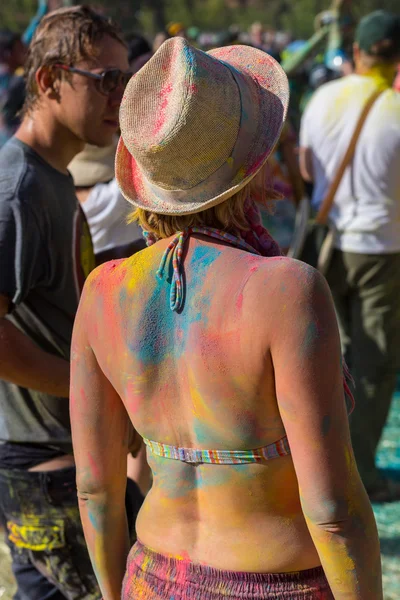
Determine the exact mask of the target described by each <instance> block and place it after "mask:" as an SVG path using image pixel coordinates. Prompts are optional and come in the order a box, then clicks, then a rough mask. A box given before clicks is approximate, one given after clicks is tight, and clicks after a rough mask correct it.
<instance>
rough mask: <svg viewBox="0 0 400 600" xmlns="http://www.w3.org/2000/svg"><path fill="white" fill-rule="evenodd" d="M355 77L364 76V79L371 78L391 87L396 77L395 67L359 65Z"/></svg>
mask: <svg viewBox="0 0 400 600" xmlns="http://www.w3.org/2000/svg"><path fill="white" fill-rule="evenodd" d="M356 73H357V75H364V76H365V77H372V78H373V79H376V80H377V81H379V82H382V83H385V85H386V86H387V87H392V85H393V81H394V78H395V75H396V67H395V66H394V65H391V64H390V65H384V64H381V65H375V66H373V67H367V66H366V65H364V64H362V63H360V64H359V65H357V69H356Z"/></svg>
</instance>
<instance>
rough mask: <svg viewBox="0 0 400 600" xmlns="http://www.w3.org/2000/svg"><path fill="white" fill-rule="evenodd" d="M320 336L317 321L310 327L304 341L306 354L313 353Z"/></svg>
mask: <svg viewBox="0 0 400 600" xmlns="http://www.w3.org/2000/svg"><path fill="white" fill-rule="evenodd" d="M318 336H319V331H318V325H317V323H316V322H315V321H313V322H311V323H310V324H309V325H308V327H307V331H306V334H305V337H304V341H303V351H304V353H305V354H308V353H309V352H312V350H313V347H314V343H315V340H316V339H317V338H318Z"/></svg>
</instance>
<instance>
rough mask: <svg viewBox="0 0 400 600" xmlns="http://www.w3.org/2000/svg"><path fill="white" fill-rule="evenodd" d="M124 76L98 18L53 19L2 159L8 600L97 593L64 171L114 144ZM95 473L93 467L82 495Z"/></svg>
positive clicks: (0, 391)
mask: <svg viewBox="0 0 400 600" xmlns="http://www.w3.org/2000/svg"><path fill="white" fill-rule="evenodd" d="M128 70H129V64H128V55H127V49H126V47H125V44H124V42H123V40H122V38H121V37H120V34H119V31H118V30H117V28H116V27H115V26H114V25H113V24H112V23H110V22H109V21H108V20H106V19H105V18H103V17H101V16H100V15H98V14H96V13H95V12H93V11H92V10H90V9H89V8H86V7H80V6H75V7H71V8H66V9H60V10H58V11H55V12H53V13H50V14H49V15H47V16H46V17H44V18H43V20H42V21H41V23H40V25H39V27H38V28H37V30H36V32H35V35H34V37H33V40H32V44H31V46H30V50H29V55H28V59H27V63H26V102H25V106H24V116H23V121H22V124H21V126H20V128H19V130H18V131H17V133H16V135H15V136H14V138H12V139H11V140H9V141H8V142H7V143H6V145H5V146H4V147H3V148H2V150H1V152H0V513H1V514H2V517H3V520H4V524H5V527H6V534H7V541H8V544H9V547H10V550H11V554H12V559H13V572H14V575H15V578H16V580H17V585H18V590H17V594H16V596H15V598H16V599H17V600H27V599H29V600H45V599H46V600H50V599H51V600H61V599H64V598H68V599H69V600H78V599H79V600H81V599H84V600H95V599H98V598H100V596H101V595H100V593H99V590H98V586H97V582H96V579H95V576H94V574H93V572H92V568H91V565H90V561H89V556H88V553H87V549H86V546H85V542H84V538H83V533H82V528H81V524H80V519H79V513H78V505H77V498H76V486H75V477H76V473H75V466H74V458H73V456H72V444H71V432H70V425H69V406H68V395H69V358H70V342H71V334H72V326H73V321H74V317H75V312H76V309H77V305H78V300H79V295H80V291H81V288H82V285H83V282H84V279H85V277H86V275H87V274H88V273H89V271H90V270H91V269H92V268H93V267H94V259H93V251H92V246H91V240H90V235H89V230H88V227H87V224H86V221H85V219H84V216H83V213H82V211H81V210H80V209H79V206H78V203H77V200H76V197H75V191H74V183H73V180H72V177H71V175H70V174H69V172H68V170H67V166H68V164H69V163H70V162H71V160H72V158H73V157H74V156H75V155H76V154H78V153H79V152H80V151H81V150H82V149H83V147H84V145H85V143H90V144H94V145H97V146H107V145H110V144H111V143H112V140H113V138H114V136H115V134H116V133H117V131H118V113H119V105H120V103H121V99H122V96H123V92H124V87H125V86H126V84H127V81H128V79H129V72H128ZM82 393H84V391H83V390H82ZM95 476H96V465H93V471H92V472H91V473H87V481H88V488H90V481H91V479H92V478H93V477H95ZM132 486H134V484H133V482H131V481H129V483H128V493H129V494H128V496H129V503H130V510H128V520H129V517H131V521H133V516H134V514H133V513H134V512H135V510H136V508H132V506H133V503H135V502H136V501H137V502H138V504H139V502H140V498H139V496H138V495H137V493H136V488H134V487H132ZM96 518H99V519H100V518H101V515H97V516H96Z"/></svg>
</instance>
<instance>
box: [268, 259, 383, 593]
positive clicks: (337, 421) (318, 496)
mask: <svg viewBox="0 0 400 600" xmlns="http://www.w3.org/2000/svg"><path fill="white" fill-rule="evenodd" d="M279 269H280V270H281V272H279ZM277 273H278V276H277V278H276V279H277V280H278V281H279V285H278V284H277V285H276V291H275V294H274V300H273V306H272V307H271V310H272V315H271V322H273V323H276V324H277V325H276V327H274V329H273V331H272V334H271V335H272V341H271V353H272V359H273V364H274V369H275V384H276V394H277V398H278V404H279V409H280V413H281V417H282V420H283V423H284V426H285V430H286V433H287V436H288V439H289V444H290V448H291V452H292V458H293V462H294V466H295V470H296V475H297V478H298V482H299V489H300V498H301V505H302V509H303V513H304V517H305V519H306V522H307V525H308V528H309V531H310V534H311V536H312V539H313V542H314V544H315V547H316V549H317V552H318V554H319V557H320V559H321V563H322V566H323V569H324V571H325V574H326V577H327V579H328V581H329V584H330V586H331V589H332V592H333V595H334V598H335V600H342V599H343V600H344V599H346V600H382V598H383V596H382V578H381V564H380V552H379V541H378V535H377V530H376V524H375V519H374V516H373V512H372V509H371V505H370V502H369V499H368V497H367V494H366V492H365V489H364V487H363V484H362V483H361V480H360V476H359V474H358V471H357V467H356V464H355V460H354V455H353V451H352V447H351V442H350V434H349V427H348V417H347V413H346V409H345V401H344V393H343V379H342V377H343V375H342V365H341V353H340V340H339V333H338V328H337V322H336V316H335V312H334V308H333V302H332V298H331V294H330V291H329V288H328V286H327V284H326V282H325V280H324V278H323V277H322V276H321V275H320V274H319V273H318V272H317V271H315V270H314V269H312V268H311V267H309V266H308V265H305V264H304V263H300V262H298V261H285V260H284V261H281V264H280V266H278V271H277ZM260 297H262V294H260ZM356 410H357V406H356Z"/></svg>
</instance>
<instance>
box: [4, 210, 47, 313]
mask: <svg viewBox="0 0 400 600" xmlns="http://www.w3.org/2000/svg"><path fill="white" fill-rule="evenodd" d="M45 260H46V256H45V254H44V251H43V244H42V236H41V233H40V228H39V226H38V223H37V220H36V217H35V215H34V214H33V213H32V210H31V209H30V208H29V205H28V204H27V203H26V202H24V201H21V199H20V198H12V199H11V200H4V199H0V294H3V295H5V296H7V297H8V298H10V300H11V301H12V303H13V304H14V305H16V304H19V303H20V302H22V301H23V300H24V299H25V298H26V296H27V295H28V294H29V292H30V291H31V290H32V289H33V288H34V287H35V286H37V285H38V284H39V283H40V282H41V280H42V278H43V274H44V270H45Z"/></svg>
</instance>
